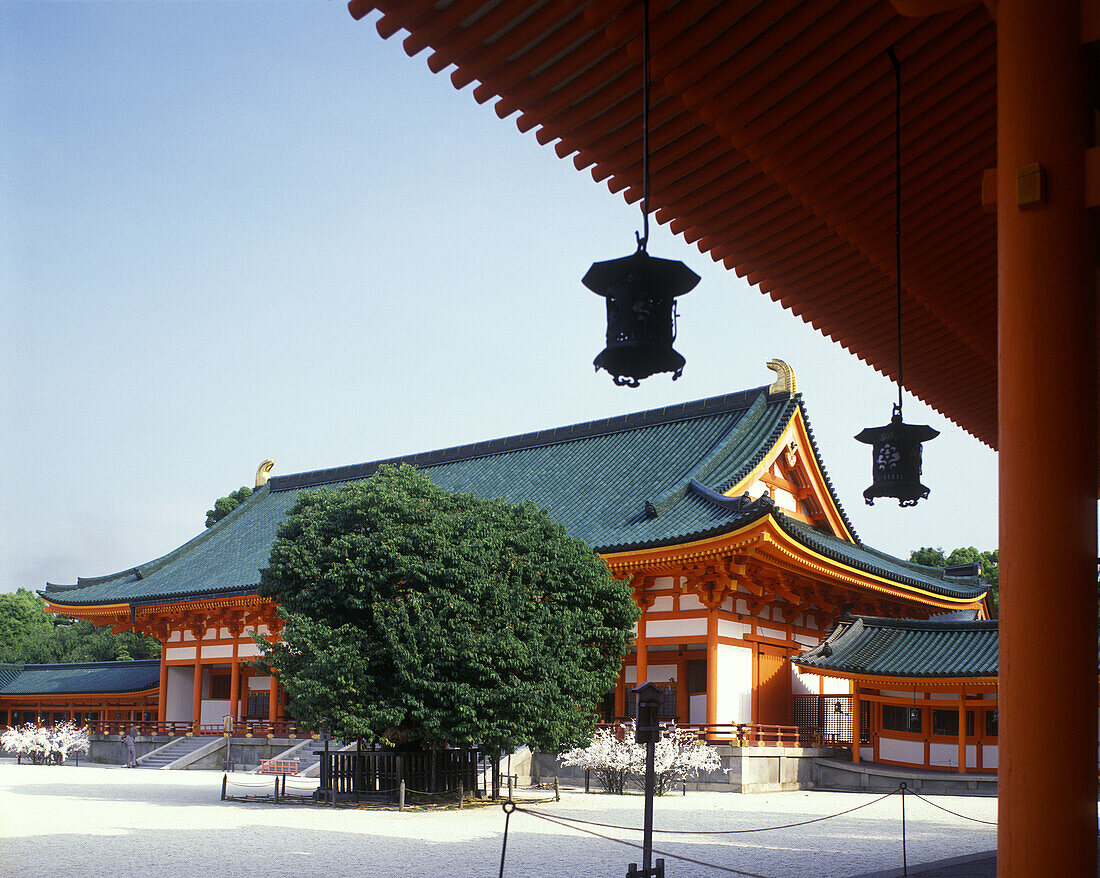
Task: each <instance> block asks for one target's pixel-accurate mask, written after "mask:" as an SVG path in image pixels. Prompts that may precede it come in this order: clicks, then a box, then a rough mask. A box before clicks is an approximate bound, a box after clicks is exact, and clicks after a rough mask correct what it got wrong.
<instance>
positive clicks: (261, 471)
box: [256, 457, 275, 488]
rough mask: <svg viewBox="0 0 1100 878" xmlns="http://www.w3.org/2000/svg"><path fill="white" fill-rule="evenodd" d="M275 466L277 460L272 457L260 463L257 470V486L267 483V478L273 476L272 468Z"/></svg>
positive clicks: (260, 486)
mask: <svg viewBox="0 0 1100 878" xmlns="http://www.w3.org/2000/svg"><path fill="white" fill-rule="evenodd" d="M274 466H275V461H273V460H272V459H271V458H270V457H269V458H268V459H267V460H265V461H264V462H263V463H261V464H260V466H259V468H257V470H256V487H257V488H262V487H263V486H264V485H266V484H267V480H268V479H270V478H271V470H272V468H273V467H274Z"/></svg>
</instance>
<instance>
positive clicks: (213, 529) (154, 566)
mask: <svg viewBox="0 0 1100 878" xmlns="http://www.w3.org/2000/svg"><path fill="white" fill-rule="evenodd" d="M266 493H267V486H266V485H265V486H263V487H260V488H256V489H255V490H254V491H253V492H252V494H251V495H250V496H249V498H248V499H247V500H245V501H244V503H241V504H239V505H238V506H237V507H236V508H235V509H233V510H232V511H231V512H229V514H228V515H225V516H224V517H222V518H221V519H219V520H218V521H216V522H215V523H214V524H212V525H211V526H210V527H208V528H205V529H204V530H202V531H201V532H200V533H198V534H196V535H195V536H193V537H191V539H189V540H188V541H187V542H186V543H184V544H183V545H182V546H177V547H176V548H174V549H172V551H170V552H167V553H166V554H164V555H161V556H160V557H159V558H154V559H153V560H151V561H146V562H145V563H144V564H138V565H137V566H136V567H130V568H127V569H126V570H120V571H118V572H117V573H108V574H105V575H103V576H80V577H77V580H76V584H75V585H57V584H55V583H52V582H47V583H46V588H45V589H44V590H43V591H41V592H39V594H41V595H43V596H45V597H49V596H50V595H56V594H63V593H65V592H69V591H74V590H75V589H80V588H87V587H88V586H92V585H103V584H104V583H108V582H117V581H120V580H121V581H123V582H137V581H139V580H142V579H145V578H147V577H148V576H150V575H152V574H153V573H155V572H156V571H157V570H159V569H160V568H161V567H163V566H164V565H165V564H168V563H170V562H172V561H174V560H176V559H177V558H179V557H181V556H183V555H185V554H187V553H188V552H190V551H191V550H192V549H195V548H197V547H198V546H201V545H202V544H203V543H205V542H206V541H207V540H209V539H211V538H213V537H214V536H215V535H216V534H217V533H219V532H220V531H221V530H223V529H224V528H226V527H229V526H230V525H231V524H233V523H235V522H236V520H237V519H238V518H240V514H243V510H244V509H245V508H246V507H250V506H253V505H255V503H257V502H259V498H260V497H261V496H262V495H264V494H266ZM239 513H240V514H239ZM231 519H232V521H231Z"/></svg>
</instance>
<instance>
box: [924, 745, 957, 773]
mask: <svg viewBox="0 0 1100 878" xmlns="http://www.w3.org/2000/svg"><path fill="white" fill-rule="evenodd" d="M928 764H929V765H942V766H950V767H951V768H957V767H958V765H959V745H958V744H937V743H935V742H933V743H932V744H929V746H928Z"/></svg>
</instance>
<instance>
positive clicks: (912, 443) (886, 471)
mask: <svg viewBox="0 0 1100 878" xmlns="http://www.w3.org/2000/svg"><path fill="white" fill-rule="evenodd" d="M939 435H940V431H939V430H933V429H932V428H931V427H928V426H925V425H924V424H905V423H902V420H901V408H900V407H899V406H894V415H893V417H892V418H891V419H890V423H889V424H887V425H886V426H884V427H868V428H867V429H866V430H864V431H863V432H862V433H860V434H859V435H858V436H856V439H858V440H859V441H860V442H866V443H867V444H868V445H870V446H871V454H872V456H873V458H874V459H873V462H872V465H871V479H872V485H871V487H869V488H868V489H867V490H865V491H864V492H863V499H864V500H866V501H867V505H868V506H874V505H875V498H876V497H896V498H897V501H898V505H899V506H916V505H917V501H918V500H923V499H925V498H926V497H927V496H928V493H929V491H928V488H926V487H924V485H922V484H921V483H920V475H921V443H922V442H927V441H928V440H929V439H935V438H936V437H937V436H939Z"/></svg>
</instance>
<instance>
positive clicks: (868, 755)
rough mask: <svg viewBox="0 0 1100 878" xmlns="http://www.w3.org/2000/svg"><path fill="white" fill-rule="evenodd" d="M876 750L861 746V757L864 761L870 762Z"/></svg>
mask: <svg viewBox="0 0 1100 878" xmlns="http://www.w3.org/2000/svg"><path fill="white" fill-rule="evenodd" d="M874 752H875V751H874V750H872V749H871V748H870V747H860V748H859V758H860V759H862V760H863V761H864V762H870V761H871V759H872V758H873V756H874Z"/></svg>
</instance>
